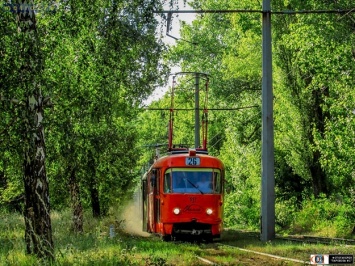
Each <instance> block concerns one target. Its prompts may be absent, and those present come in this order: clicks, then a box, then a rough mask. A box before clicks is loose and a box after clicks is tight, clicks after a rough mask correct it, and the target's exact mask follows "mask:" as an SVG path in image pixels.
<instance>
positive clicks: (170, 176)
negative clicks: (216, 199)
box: [163, 167, 222, 194]
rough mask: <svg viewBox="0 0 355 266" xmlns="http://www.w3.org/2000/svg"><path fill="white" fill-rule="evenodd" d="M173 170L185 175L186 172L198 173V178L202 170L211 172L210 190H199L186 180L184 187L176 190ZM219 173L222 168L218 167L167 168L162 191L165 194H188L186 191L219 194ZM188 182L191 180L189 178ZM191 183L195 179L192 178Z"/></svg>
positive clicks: (220, 186)
mask: <svg viewBox="0 0 355 266" xmlns="http://www.w3.org/2000/svg"><path fill="white" fill-rule="evenodd" d="M174 170H175V171H174ZM174 172H183V173H184V174H185V175H186V176H187V174H186V173H198V178H201V175H202V173H204V172H205V173H209V174H211V179H210V182H211V191H210V192H205V191H201V190H199V189H198V188H194V187H191V184H188V183H186V181H185V185H186V187H185V188H184V189H183V191H182V190H181V191H180V190H178V191H176V190H177V189H178V188H176V187H175V188H174V182H175V180H174ZM221 173H222V170H221V169H219V168H184V167H181V168H179V167H172V168H168V169H166V171H165V173H164V184H163V191H164V193H167V194H188V193H192V194H197V193H201V192H202V194H221V193H222V184H221V182H222V181H221V180H222V179H221V176H222V175H221ZM198 180H199V179H198ZM190 182H193V181H192V180H190ZM193 183H195V184H196V183H197V181H196V180H194V182H193Z"/></svg>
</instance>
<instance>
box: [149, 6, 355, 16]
mask: <svg viewBox="0 0 355 266" xmlns="http://www.w3.org/2000/svg"><path fill="white" fill-rule="evenodd" d="M153 13H154V14H172V13H174V14H208V13H212V14H223V13H260V14H264V13H270V14H275V15H297V14H348V13H355V7H353V8H351V9H333V10H281V11H272V10H265V11H263V10H255V9H254V10H253V9H216V10H214V9H207V10H163V11H153Z"/></svg>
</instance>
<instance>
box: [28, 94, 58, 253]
mask: <svg viewBox="0 0 355 266" xmlns="http://www.w3.org/2000/svg"><path fill="white" fill-rule="evenodd" d="M26 107H27V108H26V118H27V119H26V145H27V147H26V151H25V161H24V185H25V208H24V219H25V225H26V228H25V240H26V250H27V253H28V254H36V255H37V256H38V257H40V258H49V259H54V248H53V240H52V227H51V219H50V205H49V188H48V179H47V174H46V167H45V142H44V129H43V125H42V119H43V105H42V95H41V91H40V90H39V91H37V94H34V95H33V96H29V97H28V100H27V105H26Z"/></svg>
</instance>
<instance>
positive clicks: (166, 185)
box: [164, 169, 171, 193]
mask: <svg viewBox="0 0 355 266" xmlns="http://www.w3.org/2000/svg"><path fill="white" fill-rule="evenodd" d="M164 192H165V193H171V169H169V170H167V171H166V172H165V175H164Z"/></svg>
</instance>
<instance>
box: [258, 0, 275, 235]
mask: <svg viewBox="0 0 355 266" xmlns="http://www.w3.org/2000/svg"><path fill="white" fill-rule="evenodd" d="M262 16H263V18H262V33H263V50H262V53H263V55H262V58H263V63H262V64H263V81H262V158H261V165H262V166H261V168H262V182H261V241H269V240H272V239H274V238H275V177H274V120H273V93H272V56H271V4H270V0H263V13H262Z"/></svg>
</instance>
